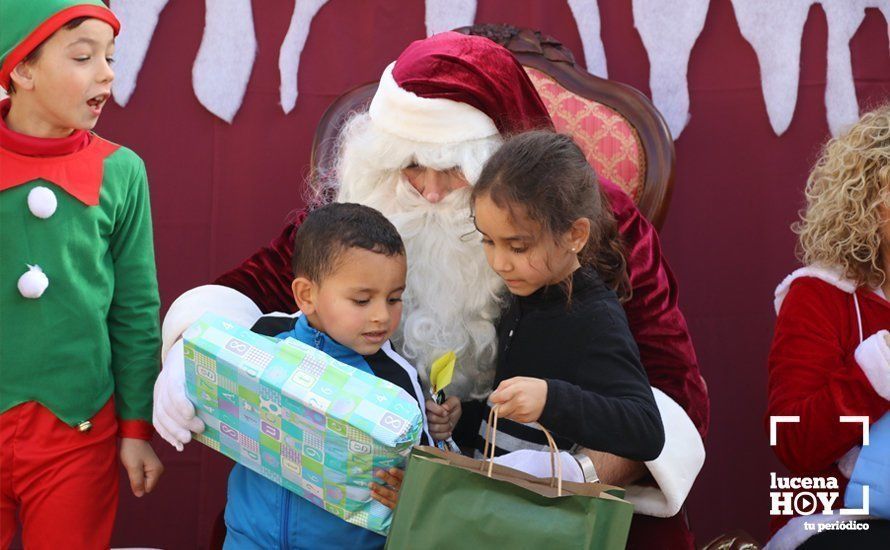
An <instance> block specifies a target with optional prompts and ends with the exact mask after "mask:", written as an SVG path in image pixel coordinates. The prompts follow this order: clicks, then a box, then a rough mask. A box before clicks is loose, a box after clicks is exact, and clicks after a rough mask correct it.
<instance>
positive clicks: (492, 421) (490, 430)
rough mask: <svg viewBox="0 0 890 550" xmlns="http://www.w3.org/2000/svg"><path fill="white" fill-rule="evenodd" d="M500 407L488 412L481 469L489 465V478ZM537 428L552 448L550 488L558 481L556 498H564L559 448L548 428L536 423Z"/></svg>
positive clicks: (492, 465)
mask: <svg viewBox="0 0 890 550" xmlns="http://www.w3.org/2000/svg"><path fill="white" fill-rule="evenodd" d="M497 410H498V405H495V406H494V407H492V408H491V410H489V411H488V424H487V425H486V429H485V446H484V447H483V451H482V459H483V462H482V465H481V466H480V468H483V467H484V466H485V463H486V462H487V463H488V477H491V474H492V469H493V468H494V454H495V448H496V447H495V442H496V440H497V436H498V415H497ZM535 425H536V426H538V427H539V428H541V431H542V432H544V437H546V438H547V445H548V446H549V447H550V486H551V487H553V482H554V480H555V481H556V496H558V497H561V496H562V461H561V460H560V459H559V457H558V456H557V455H558V454H559V448H557V446H556V441H554V439H553V436H552V435H550V432H549V431H547V428H545V427H544V426H542V425H540V424H538V423H537V422H536V423H535ZM489 442H490V444H491V456H489V454H488V448H489Z"/></svg>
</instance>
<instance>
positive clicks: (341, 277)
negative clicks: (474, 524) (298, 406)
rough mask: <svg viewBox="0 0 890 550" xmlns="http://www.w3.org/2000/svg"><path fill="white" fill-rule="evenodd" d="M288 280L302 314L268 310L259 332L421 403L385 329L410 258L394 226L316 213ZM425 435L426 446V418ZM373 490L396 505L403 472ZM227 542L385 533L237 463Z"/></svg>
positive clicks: (341, 212)
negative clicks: (372, 377) (353, 521)
mask: <svg viewBox="0 0 890 550" xmlns="http://www.w3.org/2000/svg"><path fill="white" fill-rule="evenodd" d="M294 240H295V245H294V254H293V267H294V276H295V279H294V281H293V283H292V285H291V287H292V289H293V293H294V298H295V299H296V302H297V306H298V307H299V308H300V312H301V313H300V314H298V316H296V317H285V316H266V317H262V318H260V320H259V321H257V323H256V324H255V325H254V326H253V329H252V330H253V331H254V332H258V333H260V334H265V335H268V336H274V337H276V338H288V337H290V338H296V339H297V340H300V341H301V342H304V343H306V344H309V345H311V346H313V347H315V348H316V349H319V350H321V351H323V352H325V353H327V354H328V355H330V356H331V357H333V358H334V359H337V360H338V361H341V362H343V363H346V364H347V365H350V366H352V367H355V368H357V369H359V370H362V371H365V372H367V373H370V374H373V375H375V376H377V377H379V378H383V379H385V380H388V381H390V382H392V383H393V384H396V385H397V386H399V387H401V388H402V389H404V390H405V391H406V392H407V393H408V394H409V395H411V396H413V397H414V398H415V399H416V400H417V403H418V407H419V408H420V410H421V411H423V410H424V407H423V403H424V400H423V393H422V391H421V387H420V382H419V380H418V377H417V371H416V370H415V369H414V367H412V366H411V365H410V364H409V363H408V362H407V361H405V359H403V358H402V357H401V356H399V355H398V354H397V353H396V352H395V351H393V349H392V346H391V345H390V343H389V337H390V335H392V333H393V332H394V331H395V330H396V328H397V327H398V325H399V320H400V319H401V315H402V298H401V296H402V292H403V291H404V290H405V276H406V272H407V263H406V260H405V247H404V245H403V243H402V239H401V237H400V236H399V234H398V232H397V231H396V229H395V227H393V225H392V224H391V223H390V222H389V221H388V220H387V219H386V218H385V217H384V216H383V215H382V214H380V213H379V212H377V211H376V210H374V209H372V208H368V207H366V206H361V205H358V204H330V205H327V206H324V207H322V208H319V209H318V210H315V211H314V212H312V214H310V215H309V217H308V218H306V220H305V221H304V222H303V224H302V225H301V226H300V229H299V231H298V232H297V234H296V236H295V239H294ZM421 440H422V443H424V444H429V442H430V441H431V439H430V438H429V434H428V433H427V428H426V418H425V417H424V431H423V435H422V436H421ZM378 477H379V478H380V479H381V480H383V482H384V483H383V484H379V485H378V484H372V486H371V487H370V489H371V496H372V497H373V498H375V499H377V500H378V501H380V502H382V503H384V504H386V505H387V506H389V507H391V508H392V507H394V506H395V501H396V495H397V491H398V488H399V486H400V485H401V471H400V470H395V469H394V470H390V471H389V472H378ZM225 521H226V541H225V546H224V548H225V549H226V550H233V549H248V548H251V549H252V548H290V549H297V548H300V549H302V548H306V549H310V548H311V549H313V550H315V549H325V548H331V549H334V548H336V549H340V548H354V549H372V548H383V545H384V543H385V542H386V539H385V538H384V537H383V536H381V535H378V534H376V533H374V532H372V531H369V530H367V529H364V528H362V527H358V526H356V525H353V524H351V523H347V522H346V521H344V520H343V519H341V518H339V517H337V516H335V515H334V514H331V513H330V512H327V511H326V510H324V509H322V508H319V507H318V506H316V505H314V504H312V503H311V502H309V501H308V500H304V499H303V498H301V497H299V496H297V495H295V494H294V493H292V492H290V491H288V490H287V489H285V488H284V487H281V486H280V485H277V484H275V483H274V482H272V481H270V480H268V479H266V478H264V477H263V476H261V475H260V474H257V473H255V472H253V471H252V470H250V469H248V468H246V467H244V466H242V465H240V464H236V465H235V467H234V468H233V469H232V473H231V474H230V475H229V487H228V503H227V505H226V511H225Z"/></svg>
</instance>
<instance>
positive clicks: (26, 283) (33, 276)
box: [17, 265, 49, 300]
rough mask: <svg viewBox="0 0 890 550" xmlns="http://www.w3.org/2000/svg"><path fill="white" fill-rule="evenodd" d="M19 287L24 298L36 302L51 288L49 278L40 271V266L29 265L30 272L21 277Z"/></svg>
mask: <svg viewBox="0 0 890 550" xmlns="http://www.w3.org/2000/svg"><path fill="white" fill-rule="evenodd" d="M17 286H18V289H19V293H20V294H21V295H22V296H24V297H25V298H30V299H32V300H36V299H37V298H40V297H41V296H43V293H44V292H46V288H47V287H48V286H49V278H48V277H47V276H46V274H45V273H44V272H43V270H42V269H40V266H39V265H29V266H28V271H26V272H24V273H23V274H22V276H21V277H19V280H18V284H17Z"/></svg>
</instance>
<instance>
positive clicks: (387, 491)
mask: <svg viewBox="0 0 890 550" xmlns="http://www.w3.org/2000/svg"><path fill="white" fill-rule="evenodd" d="M375 475H376V476H377V479H380V480H382V481H383V482H384V483H385V484H386V485H381V484H379V483H371V484H370V487H371V497H372V498H373V499H374V500H376V501H377V502H379V503H381V504H383V505H384V506H386V507H387V508H390V509H393V510H394V509H395V507H396V503H397V502H398V501H399V489H401V488H402V480H403V479H405V470H402V469H400V468H390V469H389V471H388V472H387V471H386V470H377V472H376V474H375Z"/></svg>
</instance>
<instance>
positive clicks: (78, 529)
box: [0, 0, 160, 549]
mask: <svg viewBox="0 0 890 550" xmlns="http://www.w3.org/2000/svg"><path fill="white" fill-rule="evenodd" d="M80 17H90V18H96V19H99V20H101V21H104V22H106V23H108V24H109V25H111V26H112V28H113V29H114V32H115V34H117V32H118V30H119V29H120V24H119V22H118V20H117V18H115V16H114V14H113V13H112V12H111V10H109V9H108V8H107V7H106V6H105V5H104V4H103V3H102V2H100V1H98V0H94V1H80V2H75V1H71V0H28V1H27V2H25V1H11V0H3V2H0V20H2V21H3V31H2V33H0V56H2V57H0V85H2V86H3V87H4V88H5V89H9V82H10V76H9V75H10V72H11V71H12V69H13V68H14V67H15V66H16V65H17V64H18V63H20V62H21V61H22V60H23V59H24V58H25V56H27V54H28V53H29V52H31V51H33V50H34V48H36V47H37V46H39V45H40V44H42V43H43V41H44V40H46V39H47V38H49V37H50V36H51V35H52V34H53V33H54V32H56V31H57V30H58V29H60V28H61V27H62V26H64V25H65V24H66V23H68V22H70V21H72V20H73V19H76V18H80ZM12 101H15V98H14V97H13V98H12V99H11V100H10V99H6V100H3V101H2V102H0V310H2V313H0V413H2V414H0V548H3V549H5V548H7V547H8V545H9V544H10V541H11V539H12V537H13V535H14V532H15V524H16V520H15V514H16V511H17V510H18V514H19V516H20V518H21V520H22V522H23V524H24V530H23V542H24V545H25V547H26V548H38V547H57V548H58V547H72V546H71V545H72V544H74V546H77V547H84V548H86V547H89V548H94V547H95V548H99V547H108V544H109V541H110V538H111V530H112V526H113V523H114V516H115V512H116V509H117V498H118V478H119V473H118V466H117V439H118V437H127V438H137V439H143V440H148V439H150V438H151V435H152V427H151V402H152V385H153V383H154V379H155V377H156V375H157V369H158V366H159V360H158V353H159V349H160V331H159V326H158V308H159V298H158V291H157V280H156V274H155V262H154V246H153V240H152V228H151V212H150V207H149V194H148V183H147V178H146V174H145V166H144V164H143V162H142V161H141V159H139V157H138V156H136V154H135V153H133V152H132V151H131V150H129V149H127V148H125V147H121V146H119V145H116V144H114V143H111V142H109V141H106V140H104V139H102V138H100V137H99V136H97V135H95V134H93V133H91V132H87V131H84V130H77V131H75V132H74V133H72V134H71V135H70V136H68V137H65V138H60V139H48V138H38V137H33V136H27V135H23V134H19V133H17V132H14V131H12V130H10V129H9V128H8V127H7V126H6V122H5V119H6V115H7V114H8V112H9V109H10V106H11V102H12Z"/></svg>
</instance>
